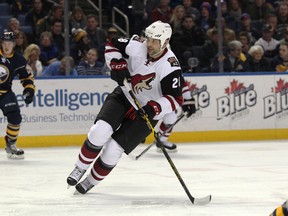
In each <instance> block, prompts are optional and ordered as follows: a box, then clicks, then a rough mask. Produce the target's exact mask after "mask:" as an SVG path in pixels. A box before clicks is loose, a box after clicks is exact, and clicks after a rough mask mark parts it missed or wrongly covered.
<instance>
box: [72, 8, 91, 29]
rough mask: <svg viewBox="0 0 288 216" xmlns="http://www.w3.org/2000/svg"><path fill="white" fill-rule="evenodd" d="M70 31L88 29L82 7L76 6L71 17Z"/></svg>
mask: <svg viewBox="0 0 288 216" xmlns="http://www.w3.org/2000/svg"><path fill="white" fill-rule="evenodd" d="M69 22H70V29H73V28H74V29H78V28H81V29H85V28H86V23H87V19H86V15H85V13H84V11H83V10H82V8H81V7H79V6H75V7H74V8H73V10H72V13H71V16H70V21H69Z"/></svg>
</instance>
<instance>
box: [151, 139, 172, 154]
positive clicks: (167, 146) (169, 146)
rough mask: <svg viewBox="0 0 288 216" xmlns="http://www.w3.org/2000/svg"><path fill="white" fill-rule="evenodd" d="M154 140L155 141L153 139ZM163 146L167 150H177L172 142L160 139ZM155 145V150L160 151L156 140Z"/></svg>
mask: <svg viewBox="0 0 288 216" xmlns="http://www.w3.org/2000/svg"><path fill="white" fill-rule="evenodd" d="M154 142H156V141H154ZM162 144H163V146H164V147H165V149H166V150H167V152H171V153H174V152H177V145H176V144H174V143H172V142H168V141H162ZM156 146H157V152H162V150H161V148H160V145H159V144H158V143H157V142H156Z"/></svg>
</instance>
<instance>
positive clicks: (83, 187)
mask: <svg viewBox="0 0 288 216" xmlns="http://www.w3.org/2000/svg"><path fill="white" fill-rule="evenodd" d="M93 187H94V185H93V184H92V183H91V182H90V181H89V180H88V178H87V177H86V178H85V179H84V180H83V181H82V182H80V183H79V184H77V185H76V191H75V193H74V194H77V193H80V194H86V193H87V192H88V191H89V190H91V189H92V188H93Z"/></svg>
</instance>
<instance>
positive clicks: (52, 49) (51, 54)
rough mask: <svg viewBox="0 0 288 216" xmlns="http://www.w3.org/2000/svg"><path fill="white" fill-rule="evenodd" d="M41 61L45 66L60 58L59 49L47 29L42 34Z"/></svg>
mask: <svg viewBox="0 0 288 216" xmlns="http://www.w3.org/2000/svg"><path fill="white" fill-rule="evenodd" d="M39 47H40V50H41V53H40V57H39V59H40V61H41V63H42V65H43V66H44V67H46V66H48V65H49V64H51V63H52V62H54V61H57V60H58V56H59V50H58V48H57V46H56V45H55V44H54V42H53V37H52V34H51V32H48V31H45V32H43V33H42V34H41V36H40V44H39Z"/></svg>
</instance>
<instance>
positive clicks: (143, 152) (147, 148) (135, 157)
mask: <svg viewBox="0 0 288 216" xmlns="http://www.w3.org/2000/svg"><path fill="white" fill-rule="evenodd" d="M184 116H185V114H182V115H181V116H180V117H179V118H178V119H177V121H176V122H174V124H172V125H171V126H170V127H169V128H168V129H167V130H165V131H164V133H166V132H167V131H169V130H170V129H171V128H173V127H174V126H175V125H176V124H177V123H178V122H179V121H180V120H181V119H182V118H183V117H184ZM154 145H155V142H153V143H151V144H150V145H149V146H147V147H146V148H145V149H144V150H143V151H142V152H141V153H140V154H139V155H137V156H134V155H132V154H129V155H130V157H132V158H133V159H134V160H138V159H139V158H140V157H141V156H142V155H144V154H145V153H146V152H147V151H148V150H149V149H150V148H151V147H152V146H154Z"/></svg>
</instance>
